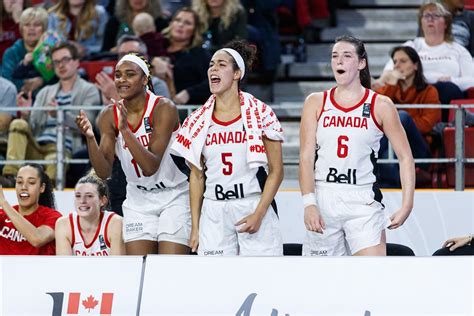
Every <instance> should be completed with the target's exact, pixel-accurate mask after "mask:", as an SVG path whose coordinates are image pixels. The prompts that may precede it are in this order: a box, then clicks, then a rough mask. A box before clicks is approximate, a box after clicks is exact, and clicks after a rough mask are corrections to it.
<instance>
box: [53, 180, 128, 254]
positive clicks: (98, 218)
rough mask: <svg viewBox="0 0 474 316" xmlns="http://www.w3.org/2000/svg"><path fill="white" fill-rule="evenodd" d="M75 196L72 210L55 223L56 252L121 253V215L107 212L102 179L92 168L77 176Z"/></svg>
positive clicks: (106, 199)
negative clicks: (85, 173) (73, 210)
mask: <svg viewBox="0 0 474 316" xmlns="http://www.w3.org/2000/svg"><path fill="white" fill-rule="evenodd" d="M74 196H75V199H74V206H75V212H74V213H70V214H69V215H66V216H63V217H61V218H60V219H59V220H58V221H57V222H56V231H55V235H56V255H69V256H70V255H73V256H109V255H124V254H125V245H124V243H123V238H122V217H120V216H118V215H116V214H115V213H113V212H109V211H106V208H107V205H108V203H109V198H108V189H107V184H106V183H105V181H104V180H102V179H100V178H99V177H98V176H97V175H96V174H95V172H93V171H92V172H90V173H89V174H88V175H86V176H84V177H82V178H81V179H79V181H78V182H77V184H76V188H75V190H74Z"/></svg>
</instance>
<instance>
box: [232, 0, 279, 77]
mask: <svg viewBox="0 0 474 316" xmlns="http://www.w3.org/2000/svg"><path fill="white" fill-rule="evenodd" d="M241 3H242V4H243V6H244V7H245V9H246V10H247V20H248V40H249V42H252V43H256V44H257V49H258V59H259V64H260V65H258V67H255V68H256V71H258V72H259V74H260V76H259V77H260V79H261V80H262V82H264V83H271V82H273V81H274V80H275V77H276V71H277V69H278V65H279V64H280V55H281V47H280V35H279V34H278V27H277V12H276V9H277V7H278V5H279V1H275V0H261V1H256V0H242V1H241Z"/></svg>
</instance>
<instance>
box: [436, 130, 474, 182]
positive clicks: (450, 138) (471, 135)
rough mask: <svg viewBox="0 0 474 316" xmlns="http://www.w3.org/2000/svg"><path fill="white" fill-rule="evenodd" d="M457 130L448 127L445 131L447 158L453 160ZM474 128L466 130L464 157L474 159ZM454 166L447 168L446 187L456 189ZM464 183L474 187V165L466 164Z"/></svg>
mask: <svg viewBox="0 0 474 316" xmlns="http://www.w3.org/2000/svg"><path fill="white" fill-rule="evenodd" d="M454 134H455V129H454V127H446V128H445V129H444V130H443V139H444V150H445V153H446V157H448V158H452V157H454V156H455V139H454ZM472 144H474V127H465V128H464V157H466V158H474V146H472ZM454 173H455V171H454V164H452V163H450V164H448V165H447V166H446V185H447V186H448V187H454V185H455V180H456V179H455V175H454ZM464 181H465V186H466V187H467V186H469V187H471V186H474V164H465V167H464Z"/></svg>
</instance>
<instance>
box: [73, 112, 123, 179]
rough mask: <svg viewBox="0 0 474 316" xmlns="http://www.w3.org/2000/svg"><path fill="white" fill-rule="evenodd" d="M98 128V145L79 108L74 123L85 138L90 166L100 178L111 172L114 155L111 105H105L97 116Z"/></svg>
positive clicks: (114, 136) (104, 177) (114, 137)
mask: <svg viewBox="0 0 474 316" xmlns="http://www.w3.org/2000/svg"><path fill="white" fill-rule="evenodd" d="M97 122H98V125H99V130H100V136H101V137H100V145H99V144H97V141H96V138H95V135H94V130H93V128H92V124H91V122H90V121H89V119H88V118H87V115H86V113H85V112H84V111H83V110H81V111H80V113H79V115H78V116H77V118H76V124H77V126H78V128H79V130H80V131H81V133H82V134H84V136H86V140H87V149H88V151H89V159H90V161H91V164H92V167H93V168H94V170H95V172H96V173H97V175H98V176H99V177H100V178H101V179H104V180H105V179H107V178H108V177H109V176H110V174H111V173H112V165H113V162H114V155H115V141H116V134H115V127H114V114H113V106H112V105H109V106H107V107H106V108H105V109H104V110H103V111H102V112H101V113H100V114H99V117H98V120H97Z"/></svg>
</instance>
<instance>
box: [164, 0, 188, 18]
mask: <svg viewBox="0 0 474 316" xmlns="http://www.w3.org/2000/svg"><path fill="white" fill-rule="evenodd" d="M160 3H161V6H162V8H163V11H165V12H167V13H168V14H169V15H170V16H172V15H174V14H175V13H176V11H178V10H179V9H181V8H182V7H190V6H191V0H160Z"/></svg>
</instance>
